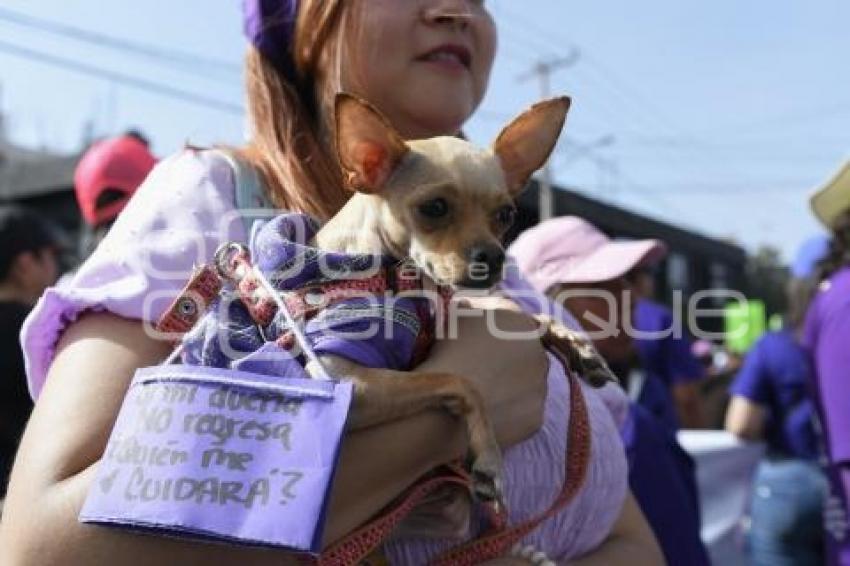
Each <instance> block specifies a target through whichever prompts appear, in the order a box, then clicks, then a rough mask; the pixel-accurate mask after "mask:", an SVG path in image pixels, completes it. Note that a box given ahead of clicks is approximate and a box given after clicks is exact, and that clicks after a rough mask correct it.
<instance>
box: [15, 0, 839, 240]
mask: <svg viewBox="0 0 850 566" xmlns="http://www.w3.org/2000/svg"><path fill="white" fill-rule="evenodd" d="M399 1H407V0H399ZM488 5H489V6H490V8H491V10H492V11H493V13H494V14H495V16H496V20H497V23H498V25H499V28H500V33H501V36H500V51H499V56H498V59H497V64H496V67H495V70H494V74H493V77H492V81H491V88H490V91H489V94H488V97H487V98H486V100H485V101H484V103H483V105H482V107H481V110H480V111H479V113H478V114H477V115H476V116H475V117H474V118H473V120H472V121H471V122H470V124H469V126H468V128H467V131H468V133H469V134H470V137H471V138H472V139H473V140H475V141H476V142H480V143H487V142H489V141H490V139H491V138H492V137H493V136H494V135H495V134H496V133H497V132H498V130H499V129H500V127H501V126H502V124H503V122H504V121H506V120H507V119H508V118H509V117H510V116H512V115H514V114H516V113H517V112H519V111H520V110H522V109H523V108H524V107H525V106H527V105H529V104H531V103H532V102H534V101H535V100H536V99H537V98H538V96H539V88H538V85H537V83H536V82H535V81H533V80H525V81H523V80H519V77H520V76H521V75H522V74H524V73H525V72H526V71H527V70H528V69H529V68H530V67H531V65H532V64H533V63H534V62H535V61H537V60H540V59H541V58H542V59H549V58H556V57H564V56H567V55H569V54H570V53H571V51H572V50H573V49H577V50H578V52H579V53H580V55H579V58H578V61H577V62H576V63H574V64H573V65H572V66H570V67H568V68H564V69H562V70H560V71H559V72H557V73H556V74H555V75H554V76H553V80H552V89H553V93H554V94H560V93H566V94H569V95H570V96H572V97H573V103H574V104H573V109H572V111H571V115H570V118H569V121H568V124H567V130H566V134H565V138H564V140H563V143H562V144H561V146H560V148H559V151H558V153H557V154H556V155H555V157H554V160H553V167H554V171H555V174H556V179H557V180H558V181H559V182H560V183H563V184H566V185H570V186H573V187H576V188H578V189H579V190H582V191H583V192H586V193H587V194H589V195H591V196H595V197H597V198H601V199H606V200H609V201H612V202H615V203H618V204H620V205H623V206H626V207H629V208H633V209H636V210H639V211H641V212H643V213H647V214H650V215H652V216H655V217H658V218H661V219H664V220H667V221H671V222H674V223H676V224H680V225H683V226H685V227H688V228H692V229H695V230H698V231H700V232H702V233H705V234H708V235H712V236H716V237H722V238H734V239H735V240H736V241H738V242H740V243H742V244H743V245H745V246H746V247H748V248H749V249H751V250H752V249H755V248H756V247H757V246H758V245H760V244H764V243H769V244H773V245H776V246H778V247H780V248H781V249H782V250H783V251H784V252H785V254H786V256H787V255H789V254H791V253H793V250H794V248H795V247H796V245H797V243H798V242H799V241H800V240H802V239H804V238H805V237H806V236H808V235H809V234H811V233H813V232H814V231H815V230H817V226H816V224H815V222H814V221H813V220H812V218H811V214H810V213H809V210H808V206H807V204H806V197H807V195H808V194H809V193H810V192H811V190H812V188H813V187H815V186H816V185H818V184H820V183H821V182H823V181H824V180H825V179H826V178H827V177H828V176H829V175H830V174H831V172H832V171H833V170H835V169H836V168H837V166H838V165H839V163H840V161H841V160H842V159H843V158H846V157H848V156H850V75H848V73H847V72H846V71H844V69H846V67H847V62H846V59H847V54H848V53H850V35H848V34H847V33H846V22H847V21H850V3H848V2H846V1H845V0H811V1H807V2H801V1H799V0H748V1H746V2H742V1H741V0H714V1H712V2H682V1H681V0H654V1H652V2H633V1H629V0H597V1H594V2H570V1H568V0H489V1H488ZM7 10H8V11H14V12H15V13H18V14H28V15H31V16H34V17H37V18H41V19H49V20H51V21H55V22H60V23H64V24H66V25H68V26H74V27H76V28H84V29H87V30H91V31H95V32H99V33H103V34H108V35H110V36H114V37H117V38H122V39H125V40H128V41H133V42H141V43H144V44H146V45H149V46H153V47H157V48H160V49H163V50H166V51H175V50H177V51H181V52H186V53H188V54H196V55H201V56H203V57H205V58H212V59H216V60H220V61H224V62H227V63H228V65H226V66H224V67H209V66H201V65H198V64H189V65H187V64H182V65H177V64H173V65H164V64H163V63H162V61H161V60H160V59H154V58H146V57H142V56H138V55H128V54H127V53H126V52H121V51H117V50H110V49H107V48H103V47H95V46H92V45H90V44H87V43H85V42H81V41H73V40H70V39H67V38H56V37H55V36H52V35H50V34H48V33H45V32H42V31H36V30H34V29H30V28H27V27H24V26H20V25H16V24H13V23H11V22H10V21H8V17H7V16H8V15H9V14H8V12H6V11H7ZM243 46H244V44H243V40H242V37H241V34H240V20H239V2H238V0H215V1H210V0H180V1H177V2H175V1H173V0H169V1H167V0H145V1H144V2H130V1H128V0H116V1H114V2H103V1H101V0H39V1H38V2H32V1H31V0H0V87H2V95H0V108H2V111H3V112H4V114H5V115H6V131H7V133H8V135H9V136H10V137H11V138H12V139H13V140H14V141H16V142H18V143H21V144H23V145H27V146H46V147H49V148H52V149H56V150H62V151H70V150H74V149H76V148H77V147H79V144H80V142H81V139H82V138H83V136H84V130H85V129H86V127H87V124H88V127H89V128H90V129H91V130H92V131H93V132H94V133H95V134H97V135H102V134H108V133H112V132H117V131H120V130H122V129H124V128H126V127H130V126H136V127H139V128H141V129H143V130H145V131H146V132H147V133H148V134H149V135H150V136H151V138H152V140H153V142H154V148H155V150H156V151H157V152H158V153H159V154H161V155H164V154H167V153H170V152H173V151H175V150H177V149H178V148H179V147H180V146H181V145H182V144H183V143H184V142H186V141H191V142H193V143H196V144H210V143H215V142H224V143H239V141H240V140H241V139H242V132H243V130H244V127H243V119H242V118H241V116H240V115H239V114H238V113H237V112H233V111H232V110H223V109H221V108H212V107H209V106H205V105H202V104H199V103H197V102H187V101H183V100H176V99H173V98H170V97H165V96H161V95H157V94H153V93H149V92H145V91H141V90H138V89H136V88H133V87H130V86H128V85H126V84H123V83H120V82H116V81H110V80H108V79H105V78H96V77H91V76H87V75H85V74H81V73H78V72H72V71H69V70H63V69H61V68H58V67H56V66H52V65H47V64H44V63H42V62H35V61H33V60H32V59H31V58H21V57H18V56H14V55H12V54H10V52H9V50H10V49H18V50H20V49H21V48H24V49H29V50H31V51H37V52H39V53H45V54H48V55H52V56H53V57H60V58H63V59H71V60H74V61H76V62H78V63H79V64H83V65H88V66H92V67H96V68H99V69H105V70H108V71H110V72H112V73H118V74H122V75H129V76H132V77H135V78H136V79H139V80H143V81H151V82H155V83H156V84H161V85H166V86H168V87H170V88H175V89H180V90H183V91H189V92H192V93H195V94H196V95H199V96H202V97H206V98H210V99H214V100H216V101H220V102H223V103H225V104H226V105H230V106H238V105H239V104H240V103H241V101H242V93H241V77H240V74H239V71H238V65H239V61H240V59H241V54H242V51H243Z"/></svg>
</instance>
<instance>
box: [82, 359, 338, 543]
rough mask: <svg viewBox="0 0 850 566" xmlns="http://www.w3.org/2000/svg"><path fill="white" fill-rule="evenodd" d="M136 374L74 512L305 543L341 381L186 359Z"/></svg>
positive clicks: (334, 434)
mask: <svg viewBox="0 0 850 566" xmlns="http://www.w3.org/2000/svg"><path fill="white" fill-rule="evenodd" d="M143 372H147V373H143ZM156 372H160V373H163V374H164V375H159V376H158V377H159V378H160V379H157V376H156ZM140 374H141V375H142V377H141V378H140V377H139V375H137V377H136V379H135V380H134V383H133V386H132V387H131V389H130V392H129V393H128V395H127V398H126V399H125V402H124V405H123V407H122V409H121V413H120V415H119V418H118V422H117V423H116V426H115V428H114V429H113V433H112V436H111V438H110V440H109V443H108V445H107V448H106V451H105V453H104V455H103V458H102V460H101V463H100V468H99V471H98V478H97V480H96V482H95V484H94V486H93V488H92V489H91V492H90V494H89V498H88V500H87V502H86V506H85V507H84V509H83V512H82V513H81V520H84V521H92V522H99V523H117V524H122V525H127V526H134V525H135V526H140V527H146V528H151V527H152V526H154V527H155V528H162V529H164V530H166V531H169V532H170V533H171V534H174V533H175V532H188V533H193V532H194V533H197V534H200V535H204V536H212V537H221V538H225V539H228V540H237V541H238V540H243V541H244V542H258V543H263V544H275V545H282V546H291V547H294V548H299V549H303V550H311V549H314V547H315V545H316V544H317V542H316V541H315V540H313V539H315V538H316V534H317V532H319V530H318V529H319V527H320V523H321V515H322V512H323V508H324V502H325V500H326V498H327V492H328V489H329V485H330V480H331V477H332V472H333V466H334V464H335V459H336V453H337V449H338V445H339V440H340V435H341V433H342V428H343V425H344V422H345V417H346V414H347V410H348V405H349V403H350V396H351V391H350V386H349V385H348V384H339V383H332V382H327V383H324V382H315V381H311V380H307V379H304V380H302V379H287V380H281V379H274V378H269V377H266V376H260V375H254V374H245V373H242V372H232V371H228V370H216V369H211V368H197V367H192V368H189V367H185V366H166V367H163V368H148V369H147V370H140ZM151 374H153V375H151ZM165 374H167V375H165ZM223 374H226V375H223ZM234 374H236V375H235V376H234ZM305 523H306V525H305ZM287 524H288V525H290V526H291V527H292V528H289V529H287V528H284V526H285V525H287ZM307 531H310V532H307ZM293 535H295V537H296V538H298V537H304V538H305V539H306V544H305V541H300V542H299V541H296V540H295V539H294V538H293Z"/></svg>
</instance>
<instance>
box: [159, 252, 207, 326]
mask: <svg viewBox="0 0 850 566" xmlns="http://www.w3.org/2000/svg"><path fill="white" fill-rule="evenodd" d="M221 286H222V285H221V278H220V277H219V276H218V274H217V273H216V271H215V269H214V268H213V267H212V266H209V265H205V266H202V267H199V268H197V269H195V272H194V273H193V274H192V277H191V278H190V279H189V282H188V283H187V284H186V286H185V287H184V288H183V290H182V291H181V292H180V294H179V295H177V298H176V299H174V301H172V303H171V305H169V307H168V308H167V309H165V312H164V313H163V314H162V316H161V317H160V318H159V321H158V322H157V323H156V329H157V330H158V331H159V332H162V333H167V334H170V335H171V337H172V338H174V339H175V340H178V341H179V340H180V338H181V337H182V335H183V334H185V333H186V332H188V331H189V330H190V329H191V328H192V327H193V326H195V324H196V323H197V322H198V320H199V319H200V318H201V316H203V314H204V313H205V312H206V311H207V309H208V308H209V306H210V304H211V303H212V302H213V301H214V300H215V298H216V297H218V294H219V292H220V291H221Z"/></svg>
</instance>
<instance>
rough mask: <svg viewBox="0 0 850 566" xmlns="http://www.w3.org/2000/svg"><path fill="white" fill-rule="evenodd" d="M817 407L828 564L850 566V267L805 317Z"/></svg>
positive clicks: (835, 277)
mask: <svg viewBox="0 0 850 566" xmlns="http://www.w3.org/2000/svg"><path fill="white" fill-rule="evenodd" d="M803 341H804V343H805V345H806V347H807V348H808V349H809V351H810V352H811V355H812V359H813V361H814V390H815V403H816V405H817V412H818V416H819V417H820V423H821V430H822V434H823V441H824V444H825V449H826V456H827V459H828V463H827V467H826V473H827V477H828V479H829V483H830V494H829V497H828V499H827V502H826V511H825V525H824V529H825V532H826V540H827V554H828V556H829V563H830V564H840V565H842V566H848V565H850V519H848V517H850V505H849V504H848V502H850V498H848V495H850V348H848V345H850V267H845V268H844V269H842V270H841V271H839V272H838V273H836V274H834V275H833V276H832V277H831V278H830V279H829V280H828V281H826V282H825V283H824V284H823V285H822V286H821V290H820V292H819V293H818V294H817V295H816V296H815V298H814V299H813V301H812V303H811V305H810V306H809V311H808V313H807V314H806V325H805V331H804V335H803Z"/></svg>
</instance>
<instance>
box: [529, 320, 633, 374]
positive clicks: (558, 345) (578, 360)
mask: <svg viewBox="0 0 850 566" xmlns="http://www.w3.org/2000/svg"><path fill="white" fill-rule="evenodd" d="M536 318H537V321H538V323H540V325H541V328H542V330H543V334H542V336H541V341H542V342H543V345H544V346H545V347H547V348H549V350H550V351H552V352H553V353H554V354H556V355H557V356H558V357H559V358H560V359H561V361H562V362H563V363H564V364H565V365H566V366H567V367H568V368H569V369H570V371H573V372H575V373H577V374H579V375H580V376H581V377H583V378H584V380H585V381H587V382H588V383H589V384H590V385H592V386H593V387H602V386H604V385H605V384H606V383H608V382H609V381H613V382H614V383H618V382H619V380H618V379H617V377H616V376H615V375H614V372H612V371H611V368H609V367H608V364H607V363H606V362H605V360H604V359H603V358H602V356H601V355H599V352H597V351H596V347H595V346H594V345H593V342H592V341H591V340H590V339H589V338H587V336H585V335H584V334H583V333H581V332H578V331H575V330H572V329H570V328H567V327H566V326H564V325H563V324H561V323H560V322H558V321H556V320H555V319H553V318H551V317H548V316H545V315H539V316H537V317H536Z"/></svg>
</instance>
